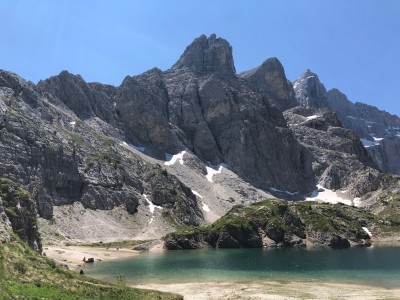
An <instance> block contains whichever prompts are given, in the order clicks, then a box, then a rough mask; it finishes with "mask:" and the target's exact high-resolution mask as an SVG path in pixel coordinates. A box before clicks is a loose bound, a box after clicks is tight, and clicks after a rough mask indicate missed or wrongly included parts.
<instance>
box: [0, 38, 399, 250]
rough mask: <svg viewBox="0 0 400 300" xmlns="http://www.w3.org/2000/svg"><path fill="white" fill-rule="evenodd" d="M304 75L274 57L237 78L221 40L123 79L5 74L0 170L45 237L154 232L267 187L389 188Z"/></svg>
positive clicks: (297, 192) (355, 191) (347, 198)
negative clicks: (30, 207) (22, 192)
mask: <svg viewBox="0 0 400 300" xmlns="http://www.w3.org/2000/svg"><path fill="white" fill-rule="evenodd" d="M303 77H304V78H302V79H300V80H299V81H296V82H295V83H294V85H292V84H291V82H290V81H289V80H288V79H287V78H286V75H285V72H284V68H283V66H282V65H281V63H280V62H279V61H278V60H277V59H276V58H271V59H268V60H266V61H265V62H264V63H263V64H262V65H261V66H260V67H258V68H255V69H253V70H250V71H248V72H244V73H241V74H239V75H238V74H236V69H235V65H234V61H233V53H232V47H231V46H230V44H229V43H228V42H227V41H226V40H224V39H222V38H217V37H216V35H210V36H209V37H206V36H205V35H202V36H200V37H198V38H197V39H195V40H194V41H193V42H192V43H191V44H190V45H189V46H188V47H187V48H186V50H185V51H184V53H183V54H182V56H181V57H180V58H179V59H178V61H177V62H176V63H175V64H174V65H173V66H172V67H171V68H170V69H168V70H166V71H161V70H159V69H157V68H154V69H151V70H149V71H147V72H145V73H143V74H140V75H137V76H127V77H126V78H125V79H124V80H123V82H122V83H121V85H119V86H111V85H104V84H101V83H87V82H85V80H84V79H83V78H82V77H81V76H80V75H74V74H71V73H69V72H67V71H62V72H61V73H60V74H58V75H56V76H53V77H50V78H48V79H45V80H42V81H40V82H39V83H38V84H33V83H32V82H28V81H26V80H24V79H23V78H21V77H19V76H18V75H16V74H14V73H11V72H7V71H0V139H1V143H0V176H1V177H5V178H8V179H11V180H13V181H14V182H16V183H17V184H19V185H21V186H23V187H24V188H25V189H26V190H27V191H28V192H29V193H30V195H31V198H32V199H33V200H34V202H35V203H36V206H37V211H38V214H39V216H40V218H39V220H38V226H39V229H40V231H41V233H42V236H43V240H44V242H45V243H49V242H60V241H62V242H67V241H69V240H73V241H91V242H95V241H96V242H97V241H99V240H105V241H106V240H116V239H153V238H159V237H161V236H163V235H165V234H167V233H169V232H172V231H174V230H175V229H176V228H177V227H181V226H199V225H203V224H209V223H212V222H213V221H215V220H217V219H218V218H220V217H221V216H223V215H224V214H226V213H227V212H228V211H229V210H230V209H231V208H232V207H233V206H234V205H236V204H243V205H249V204H251V203H254V202H259V201H261V200H262V199H265V198H271V197H272V196H276V197H279V198H284V199H289V200H303V199H305V198H306V197H311V198H312V199H314V200H317V199H324V196H323V195H326V194H327V193H328V194H329V193H331V194H334V195H335V197H336V198H335V199H336V200H335V201H337V199H339V200H338V201H339V202H340V201H341V202H344V203H347V204H352V205H357V206H358V205H361V206H362V205H364V203H370V202H373V201H374V199H377V198H378V197H379V193H380V191H381V190H382V189H388V190H389V191H392V190H393V191H394V188H393V186H395V185H396V182H397V180H398V178H397V177H390V176H389V177H388V176H387V175H385V174H382V173H381V172H380V170H379V168H378V167H377V164H378V163H377V162H376V160H375V161H373V160H372V159H371V156H370V152H367V151H366V150H365V148H364V147H363V146H362V144H361V142H360V140H359V138H358V136H357V134H356V133H358V132H357V131H356V133H355V132H353V131H351V130H349V129H346V128H343V126H342V123H343V124H347V123H344V122H343V121H342V120H341V119H340V118H341V115H340V114H339V113H336V114H335V113H332V112H329V111H328V109H329V107H327V106H328V105H329V103H330V101H331V99H333V98H332V96H329V95H330V93H329V92H326V90H325V88H324V87H323V85H322V84H321V83H320V82H319V80H318V78H317V77H316V75H312V73H311V72H309V71H307V72H306V74H305V75H304V76H303ZM300 89H303V90H304V92H303V90H300ZM336 102H339V101H336ZM299 104H301V105H300V106H299ZM354 106H355V107H356V108H357V107H360V105H357V104H355V105H354ZM356 111H357V112H358V113H359V114H358V115H357V116H358V117H360V118H361V117H363V118H366V117H367V116H369V115H368V113H369V111H370V110H368V112H366V111H365V112H363V110H362V109H361V108H359V109H357V110H356ZM378 112H379V111H378ZM378 112H374V114H373V113H370V114H371V116H370V117H369V118H372V115H373V116H374V118H375V117H376V121H377V122H378V119H379V116H378V115H379V113H378ZM382 116H383V115H382ZM350 119H351V118H350ZM374 120H375V119H374ZM390 120H391V121H390V122H391V123H390V124H391V125H390V126H389V125H388V126H389V127H390V128H392V127H393V126H394V124H395V123H394V122H395V121H396V120H397V119H396V118H395V117H393V118H392V119H390ZM382 122H384V121H382ZM387 122H389V121H387ZM379 124H380V123H379ZM388 124H389V123H388ZM392 125H393V126H392ZM371 126H372V125H371ZM396 126H397V125H396ZM389 127H385V128H383V129H382V130H383V131H385V130H384V129H388V128H389ZM373 128H375V127H373ZM371 130H372V129H371ZM388 130H389V129H388ZM390 130H392V129H390ZM390 130H389V131H390ZM393 130H394V129H393ZM376 132H378V131H376ZM391 132H392V131H391ZM378 165H379V164H378Z"/></svg>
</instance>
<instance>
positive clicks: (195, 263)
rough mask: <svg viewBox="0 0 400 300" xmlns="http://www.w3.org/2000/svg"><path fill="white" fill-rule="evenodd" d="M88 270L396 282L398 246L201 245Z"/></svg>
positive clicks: (160, 279)
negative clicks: (229, 246) (287, 246)
mask: <svg viewBox="0 0 400 300" xmlns="http://www.w3.org/2000/svg"><path fill="white" fill-rule="evenodd" d="M85 272H86V274H87V275H89V276H92V277H96V278H101V279H105V280H115V279H116V277H117V276H118V275H123V276H124V277H125V278H126V280H127V281H128V282H134V283H136V284H140V283H182V282H207V281H214V282H215V281H221V282H222V281H255V280H268V279H270V280H306V281H332V282H347V283H356V284H368V285H377V286H385V287H400V247H373V248H352V249H340V250H333V249H318V250H305V249H268V250H265V249H205V250H181V251H165V252H162V253H143V254H140V255H139V256H137V257H135V258H131V259H124V260H114V261H104V262H96V263H95V264H93V265H91V266H87V268H86V270H85Z"/></svg>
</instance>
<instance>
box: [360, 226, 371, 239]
mask: <svg viewBox="0 0 400 300" xmlns="http://www.w3.org/2000/svg"><path fill="white" fill-rule="evenodd" d="M362 229H363V230H364V231H365V232H366V233H367V234H368V235H369V237H372V233H371V231H369V230H368V228H367V227H362Z"/></svg>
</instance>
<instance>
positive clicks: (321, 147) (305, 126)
mask: <svg viewBox="0 0 400 300" xmlns="http://www.w3.org/2000/svg"><path fill="white" fill-rule="evenodd" d="M284 115H285V117H286V119H287V121H288V124H289V126H290V128H291V129H292V131H293V132H294V133H295V135H296V137H297V139H298V140H299V142H300V143H301V144H302V145H303V146H304V147H306V148H307V149H308V150H309V151H310V153H311V155H312V157H313V172H314V174H315V176H316V178H317V181H318V182H319V183H320V184H321V185H322V186H323V187H325V188H328V189H331V190H338V189H345V190H349V191H350V192H351V194H352V195H353V196H354V197H360V196H362V195H364V194H365V193H367V192H369V191H373V190H376V189H377V188H378V186H379V171H378V169H377V167H376V165H375V163H374V162H373V160H372V159H371V157H370V156H369V154H368V152H367V150H366V149H365V148H364V147H363V145H362V143H361V142H360V139H359V138H358V136H357V135H356V134H355V133H354V132H353V131H351V130H349V129H345V128H343V127H342V124H341V123H340V121H339V119H338V118H337V116H336V114H335V113H334V112H331V111H321V110H317V109H311V108H304V107H295V108H293V109H290V110H287V111H285V113H284Z"/></svg>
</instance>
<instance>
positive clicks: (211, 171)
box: [206, 163, 229, 182]
mask: <svg viewBox="0 0 400 300" xmlns="http://www.w3.org/2000/svg"><path fill="white" fill-rule="evenodd" d="M222 168H225V169H229V166H228V165H227V164H224V163H221V164H218V165H212V164H210V163H208V167H206V170H207V175H206V178H207V180H208V181H209V182H214V181H213V179H212V178H213V176H214V175H215V174H219V173H221V172H222Z"/></svg>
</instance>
